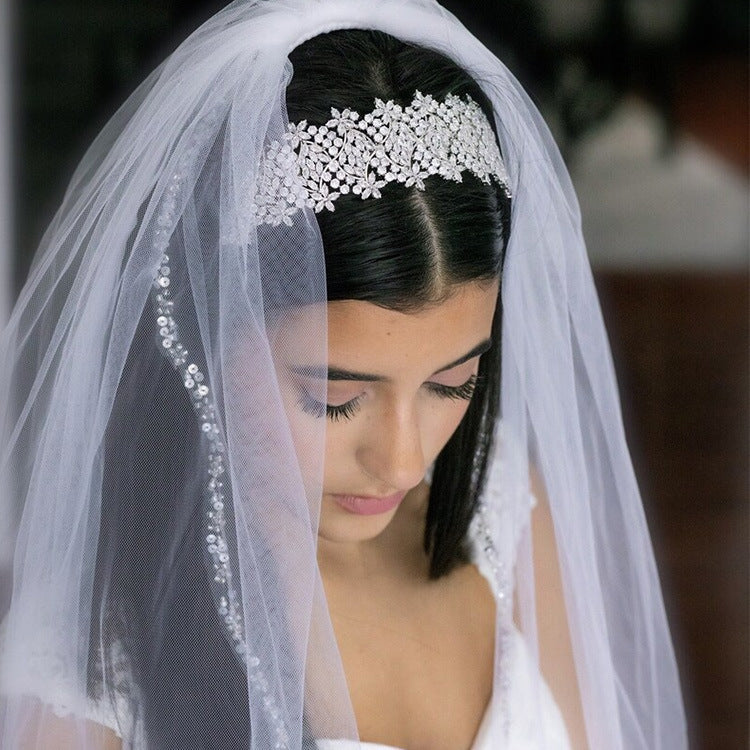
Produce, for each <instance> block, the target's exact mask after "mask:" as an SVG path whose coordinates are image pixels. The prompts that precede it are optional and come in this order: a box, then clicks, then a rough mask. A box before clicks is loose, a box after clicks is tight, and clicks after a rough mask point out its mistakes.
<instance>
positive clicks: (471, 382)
mask: <svg viewBox="0 0 750 750" xmlns="http://www.w3.org/2000/svg"><path fill="white" fill-rule="evenodd" d="M478 383H479V375H472V376H471V377H470V378H469V379H468V380H467V381H466V382H465V383H463V384H462V385H458V386H450V385H441V384H440V383H427V387H428V388H429V389H430V390H431V391H432V392H433V393H436V394H437V395H438V396H442V397H443V398H452V399H464V400H465V401H468V400H469V399H470V398H471V397H472V396H473V395H474V391H476V389H477V384H478Z"/></svg>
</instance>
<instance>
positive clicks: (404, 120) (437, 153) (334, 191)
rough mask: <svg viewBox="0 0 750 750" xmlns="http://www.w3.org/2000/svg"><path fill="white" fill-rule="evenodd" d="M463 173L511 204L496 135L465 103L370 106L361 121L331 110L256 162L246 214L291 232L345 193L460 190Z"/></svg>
mask: <svg viewBox="0 0 750 750" xmlns="http://www.w3.org/2000/svg"><path fill="white" fill-rule="evenodd" d="M466 170H468V171H469V172H471V173H472V174H474V175H475V176H476V177H478V178H479V179H480V180H482V182H484V183H486V184H489V183H490V178H494V180H495V182H497V183H498V185H500V187H501V188H502V189H503V190H504V192H505V193H506V195H507V196H508V197H511V191H510V186H509V180H508V173H507V172H506V170H505V164H504V163H503V159H502V156H501V155H500V149H499V148H498V145H497V141H496V140H495V134H494V132H493V130H492V127H491V126H490V123H489V121H488V119H487V117H486V116H485V114H484V112H482V110H481V109H480V107H479V105H478V104H477V103H476V102H475V101H474V100H473V99H472V98H471V97H470V96H468V95H467V96H466V99H465V100H463V99H461V98H459V97H458V96H455V95H453V94H449V95H448V96H447V97H446V98H445V101H443V102H438V101H436V100H435V99H434V98H433V97H432V96H430V95H424V94H421V93H420V92H419V91H417V92H415V94H414V99H413V100H412V102H411V104H410V105H409V106H407V107H402V106H401V105H399V104H396V103H395V102H393V101H387V102H384V101H382V100H381V99H375V109H373V111H372V112H370V113H368V114H366V115H360V114H359V113H357V112H354V111H352V110H350V109H345V110H343V111H342V112H340V111H339V110H337V109H333V108H332V109H331V119H330V120H328V122H327V123H326V124H325V125H319V126H316V125H308V124H307V120H302V122H299V123H296V124H295V123H289V126H288V128H287V131H286V132H285V133H284V135H283V136H282V138H281V140H277V141H273V142H272V143H271V144H270V145H269V147H268V149H267V150H266V152H265V154H264V155H263V158H262V160H261V164H260V170H259V179H258V182H257V192H256V194H255V195H254V196H253V199H252V201H251V204H250V206H249V209H250V213H251V216H253V217H254V219H255V222H256V223H259V224H272V225H274V226H277V225H279V224H281V223H282V222H283V223H284V224H288V225H290V226H291V224H292V216H293V215H294V214H295V213H296V212H297V211H299V210H300V209H302V208H304V207H305V206H307V207H309V208H313V209H314V210H315V212H316V213H319V212H320V211H322V210H323V209H328V210H329V211H333V210H334V201H336V200H337V199H338V198H339V197H340V196H342V195H346V194H347V193H353V194H354V195H359V196H360V197H361V198H363V199H364V198H370V197H372V198H380V195H381V194H380V191H381V189H382V188H383V187H384V186H385V185H386V184H387V183H389V182H400V183H402V184H403V185H405V186H406V187H411V186H414V187H416V188H417V189H419V190H424V180H425V178H427V177H429V176H430V175H440V176H441V177H443V178H444V179H446V180H453V181H455V182H461V181H462V178H461V173H462V172H464V171H466Z"/></svg>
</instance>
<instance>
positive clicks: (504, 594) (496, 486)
mask: <svg viewBox="0 0 750 750" xmlns="http://www.w3.org/2000/svg"><path fill="white" fill-rule="evenodd" d="M495 451H496V455H495V457H494V458H493V460H491V462H490V464H489V466H488V474H487V478H486V484H485V490H484V493H483V495H482V497H481V499H480V501H479V505H478V507H477V511H476V513H475V515H474V518H473V519H472V522H471V526H470V529H469V537H470V539H471V541H472V543H473V546H474V549H473V553H474V554H473V559H474V561H475V563H476V565H477V567H478V568H479V570H480V572H482V573H483V574H484V576H485V578H487V580H488V581H489V583H490V586H491V588H492V590H493V593H494V594H495V600H496V602H497V609H498V612H497V618H498V628H499V637H498V650H499V655H498V659H499V665H498V666H499V684H496V685H495V694H494V696H493V702H494V701H496V702H497V706H498V707H497V709H496V710H497V711H498V713H499V716H500V722H501V730H502V733H503V736H504V738H505V740H506V742H507V740H508V738H509V735H510V721H511V714H510V711H509V706H510V695H511V689H512V685H511V680H510V675H511V674H512V670H513V663H512V660H513V658H514V656H513V655H514V653H515V650H516V644H515V642H514V638H515V637H516V636H517V632H516V630H515V626H514V624H513V592H514V578H513V570H514V566H515V560H516V551H517V547H518V542H519V540H520V536H521V533H522V532H523V530H524V528H525V527H526V526H527V525H528V523H529V521H530V514H531V510H532V508H533V507H534V506H535V505H536V499H535V498H534V496H533V495H532V494H531V493H530V492H529V489H528V474H527V473H526V472H525V470H524V468H523V462H522V461H520V454H519V453H518V447H517V446H516V445H515V444H514V443H513V441H512V438H511V437H510V436H509V435H508V434H507V430H505V429H504V428H503V425H502V423H499V426H498V432H497V441H496V448H495ZM523 474H526V478H525V480H524V477H523Z"/></svg>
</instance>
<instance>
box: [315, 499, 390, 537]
mask: <svg viewBox="0 0 750 750" xmlns="http://www.w3.org/2000/svg"><path fill="white" fill-rule="evenodd" d="M396 510H397V508H394V509H393V510H390V511H388V512H387V513H378V514H376V515H371V516H363V515H357V514H355V513H349V512H348V511H346V510H344V509H343V508H339V507H338V506H337V505H336V503H335V502H334V501H333V500H331V499H330V498H324V499H323V508H322V509H321V514H320V526H319V527H318V536H319V537H321V538H322V539H325V540H326V541H328V542H338V543H346V542H366V541H369V540H370V539H375V538H376V537H377V536H379V535H380V534H382V533H383V531H385V529H386V528H387V527H388V525H389V524H390V522H391V521H392V520H393V517H394V516H395V515H396Z"/></svg>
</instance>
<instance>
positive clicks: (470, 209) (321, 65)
mask: <svg viewBox="0 0 750 750" xmlns="http://www.w3.org/2000/svg"><path fill="white" fill-rule="evenodd" d="M290 57H291V60H292V63H293V65H295V67H296V71H295V73H294V75H293V77H292V80H291V83H290V85H289V87H288V89H287V108H288V115H289V118H290V120H291V121H299V120H302V119H307V120H308V122H310V123H324V122H326V121H327V120H328V119H329V117H330V109H331V107H337V108H342V109H343V108H345V107H350V108H352V109H355V110H358V111H360V112H367V111H369V110H370V109H371V108H372V106H373V101H374V99H375V98H376V97H379V98H382V99H391V100H394V101H397V102H399V103H401V104H408V103H409V102H410V101H411V99H412V97H413V95H414V92H415V91H416V90H419V91H421V92H422V93H425V94H432V95H433V96H435V97H436V98H438V99H442V98H444V97H445V96H446V95H447V94H449V93H452V94H457V95H461V96H463V95H465V94H469V95H470V96H471V97H472V98H473V99H474V100H475V101H476V102H477V103H478V104H479V105H480V106H481V107H482V108H483V109H484V110H485V111H486V113H487V115H488V117H489V118H490V121H491V122H492V110H491V107H490V105H489V103H488V102H487V100H486V98H485V97H484V95H483V94H482V91H481V90H480V88H479V87H478V86H477V84H476V83H475V82H474V81H473V80H472V79H471V78H470V77H469V76H468V75H467V74H466V73H465V72H464V71H463V70H461V69H460V68H459V67H458V66H457V65H456V64H455V63H453V62H452V61H451V60H449V59H448V58H445V57H443V56H441V55H439V54H437V53H434V52H431V51H428V50H425V49H422V48H419V47H415V46H413V45H410V44H406V43H403V42H400V41H398V40H396V39H394V38H393V37H390V36H388V35H386V34H382V33H378V32H371V31H337V32H332V33H329V34H324V35H321V36H318V37H315V38H314V39H311V40H310V41H308V42H305V43H304V44H303V45H301V46H300V47H298V48H297V49H295V50H294V51H293V53H292V54H291V55H290ZM207 205H208V209H207V210H211V209H210V202H209V203H208V204H207ZM508 216H509V203H508V200H507V198H506V197H505V195H504V193H503V192H502V191H501V190H500V189H499V188H498V187H496V186H495V185H486V184H484V183H482V182H481V181H480V180H478V179H477V178H475V177H473V176H472V175H470V174H464V175H463V182H462V183H461V184H457V183H453V182H449V181H446V180H444V179H442V178H440V177H430V178H427V180H426V181H425V190H424V191H419V190H417V189H416V188H405V187H403V186H402V185H397V184H392V185H388V186H387V187H386V188H385V189H384V190H383V194H382V198H380V199H377V200H364V201H363V200H361V199H360V198H358V197H356V196H352V195H349V196H342V197H341V198H340V199H339V200H338V201H337V203H336V210H335V212H333V213H328V212H325V211H324V212H322V213H321V214H318V223H319V227H320V231H321V235H322V239H323V245H324V248H325V256H326V271H327V283H328V297H329V299H331V300H337V299H356V300H366V301H369V302H373V303H375V304H378V305H381V306H383V307H388V308H392V309H398V310H403V311H408V310H410V309H415V308H419V307H423V306H425V305H431V304H436V303H439V302H440V301H441V300H443V299H445V298H446V296H447V295H448V294H449V293H450V292H451V290H452V287H453V286H454V285H456V284H461V283H465V282H476V281H479V282H489V281H490V280H494V279H497V278H498V277H499V276H500V273H501V267H502V258H503V247H504V243H505V241H506V240H507V235H508ZM197 218H198V219H199V220H200V218H201V217H197ZM199 223H200V221H199ZM207 225H215V224H214V223H212V222H208V223H207ZM174 273H176V274H179V273H180V270H179V268H175V269H174ZM179 281H180V279H179V278H175V276H173V282H174V283H173V288H179V286H180V285H179ZM500 318H501V310H500V306H499V301H498V308H497V312H496V314H495V320H494V321H493V344H492V348H491V349H490V351H488V352H487V353H486V354H484V355H483V356H482V358H481V361H480V366H479V375H480V385H479V387H478V388H477V390H476V393H475V396H474V399H473V400H472V403H471V404H470V406H469V409H468V411H467V413H466V415H465V417H464V419H463V420H462V422H461V424H460V426H459V427H458V429H457V430H456V432H455V433H454V435H453V436H452V437H451V439H450V440H449V442H448V444H447V445H446V446H445V448H444V449H443V451H442V452H441V454H440V456H439V458H438V460H437V463H436V466H435V471H434V476H433V483H432V489H431V493H430V502H429V510H428V514H427V526H426V532H425V540H424V543H425V549H426V550H427V551H429V553H430V555H431V564H430V574H431V576H432V577H435V578H437V577H439V576H442V575H445V574H446V573H448V572H449V571H450V570H451V569H453V568H454V567H455V566H456V565H458V564H460V563H461V562H464V561H466V560H467V559H468V554H467V549H466V542H465V540H466V534H467V530H468V525H469V522H470V520H471V518H472V515H473V513H474V510H475V506H476V502H477V497H478V495H479V493H480V491H481V488H482V484H483V481H484V473H485V466H486V462H487V456H488V453H489V450H490V447H491V441H492V427H493V425H494V423H495V418H496V411H497V404H498V398H499V382H500V380H499V378H500V361H499V360H500ZM180 326H181V328H182V329H183V330H185V329H189V328H191V327H193V328H194V329H195V330H197V323H196V322H195V321H191V320H182V319H181V321H180ZM154 330H155V324H154V315H153V311H151V310H150V309H148V310H146V312H145V313H144V315H143V318H142V320H141V322H140V324H139V328H138V331H137V332H136V336H135V339H134V343H133V346H132V348H131V351H130V354H129V356H128V359H127V361H126V363H125V368H124V372H123V376H122V378H121V382H120V387H119V390H118V393H117V396H116V398H115V403H114V407H113V411H112V415H111V419H110V423H109V426H108V428H107V433H106V435H105V442H104V454H105V461H104V466H105V468H104V476H103V478H102V493H103V501H102V523H101V529H100V536H99V545H98V552H97V566H96V578H95V581H94V593H93V596H94V602H93V607H92V611H94V612H98V611H100V610H101V612H102V615H103V616H102V617H101V618H100V619H98V618H92V629H91V639H90V644H91V645H90V649H91V658H90V660H89V663H90V675H89V677H90V680H89V683H90V687H89V689H90V691H91V692H92V694H93V695H94V696H95V697H97V696H98V695H100V693H101V683H102V679H101V678H102V675H101V670H102V669H104V671H105V673H108V674H105V677H107V679H106V680H104V682H105V684H107V685H110V686H111V685H112V679H111V677H112V670H113V669H114V663H113V662H114V655H113V654H112V652H111V651H108V652H107V654H106V655H105V658H104V659H101V657H100V651H99V650H100V648H101V644H112V643H113V642H115V641H118V642H119V643H120V644H121V646H122V648H123V649H124V651H125V652H126V653H127V655H128V657H129V661H130V664H131V668H132V671H133V677H134V683H135V684H136V685H137V686H138V691H139V698H138V699H137V700H136V699H135V697H134V699H133V700H132V704H133V706H134V707H136V706H138V705H141V706H142V710H143V712H144V721H145V727H146V734H147V739H148V744H149V748H157V749H158V750H162V748H164V749H166V748H186V747H191V748H192V747H196V746H200V747H202V748H220V747H221V748H224V747H247V745H248V738H249V733H250V727H249V726H248V722H247V720H246V718H247V716H248V711H247V706H248V693H247V684H246V676H245V672H244V669H243V667H242V666H241V664H240V662H239V660H238V659H237V658H236V656H235V654H234V653H233V652H232V650H231V648H230V646H229V644H228V642H227V639H226V637H225V634H224V632H223V629H224V626H223V623H222V622H221V621H220V619H219V616H218V614H217V611H216V607H215V606H214V603H213V598H212V594H211V591H210V588H209V582H208V575H207V573H206V565H205V561H204V558H203V555H204V550H203V547H204V545H203V544H202V528H203V526H202V520H203V519H202V513H203V507H204V505H203V503H204V492H205V487H203V486H202V484H201V483H200V482H199V481H198V480H197V479H196V478H195V477H196V476H198V475H200V476H204V474H203V473H202V472H201V471H196V466H204V465H207V448H206V446H205V441H203V440H201V436H200V431H199V427H198V424H197V420H196V419H195V415H194V412H193V410H192V407H191V405H190V403H189V400H188V398H187V397H186V393H185V389H184V388H183V387H182V383H181V381H180V377H179V374H178V373H177V372H176V371H175V370H174V369H173V368H172V365H171V363H170V362H169V361H168V360H167V359H166V358H165V357H162V356H161V355H159V354H157V355H154V354H153V352H154V346H155V343H154V335H153V332H154ZM144 352H149V354H147V355H143V353H144ZM123 422H126V423H127V424H129V425H134V428H133V429H132V430H130V431H127V434H123V433H124V432H126V431H122V430H121V429H120V427H121V425H122V424H123ZM186 446H187V447H186ZM175 529H178V533H176V532H175ZM167 542H168V543H169V544H167ZM104 571H110V572H111V575H112V577H111V578H109V579H107V578H106V577H105V575H104ZM165 573H166V574H168V575H169V579H168V580H164V576H165ZM157 613H158V615H159V616H158V617H157V616H156V614H157ZM155 623H158V631H157V628H156V625H155ZM155 644H158V645H155ZM185 644H190V645H189V647H187V648H185V647H184V646H185ZM98 665H101V666H98ZM114 687H115V689H117V687H118V686H117V685H114ZM178 690H179V693H178V692H177V691H178ZM198 691H200V696H199V698H198ZM192 695H196V699H192V698H191V696H192ZM121 697H122V696H121ZM110 698H112V699H113V696H112V695H111V694H110ZM196 743H199V745H196ZM310 746H311V747H313V746H314V745H313V743H312V742H310Z"/></svg>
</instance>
